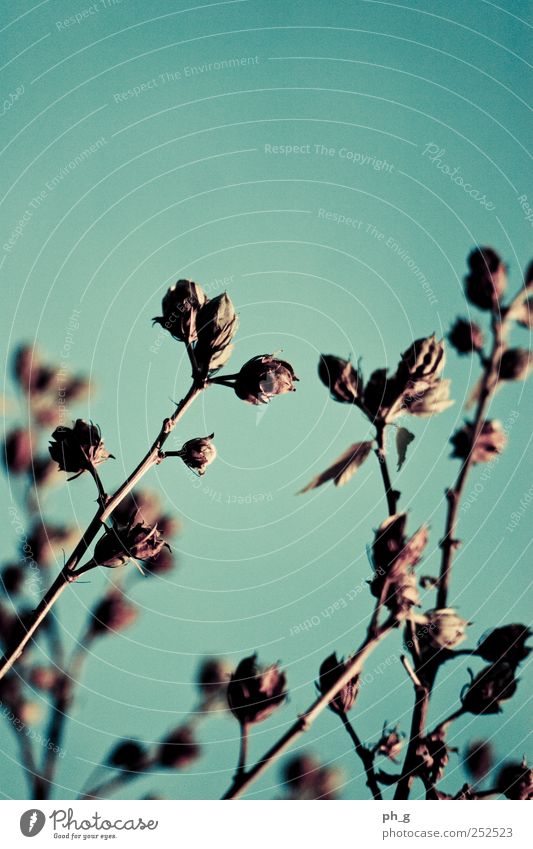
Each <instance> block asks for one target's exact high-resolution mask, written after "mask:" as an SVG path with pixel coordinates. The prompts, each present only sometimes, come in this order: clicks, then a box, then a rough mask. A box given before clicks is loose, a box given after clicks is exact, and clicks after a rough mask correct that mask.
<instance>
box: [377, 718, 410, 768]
mask: <svg viewBox="0 0 533 849" xmlns="http://www.w3.org/2000/svg"><path fill="white" fill-rule="evenodd" d="M403 738H404V735H403V734H400V733H399V732H398V729H397V728H387V725H386V724H385V725H384V726H383V733H382V735H381V739H380V740H379V741H378V743H377V744H376V753H377V754H378V755H383V756H384V757H386V758H389V760H391V761H393V762H394V763H396V762H397V761H396V759H397V757H398V755H399V754H400V752H401V751H402V749H403V744H404V740H403Z"/></svg>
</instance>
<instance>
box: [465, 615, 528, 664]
mask: <svg viewBox="0 0 533 849" xmlns="http://www.w3.org/2000/svg"><path fill="white" fill-rule="evenodd" d="M532 633H533V632H532V631H531V629H530V628H528V626H527V625H520V624H512V625H503V626H502V627H501V628H494V629H493V630H492V631H489V632H488V633H487V634H486V635H484V636H483V637H482V638H481V640H480V641H479V644H478V647H477V651H476V654H478V655H479V656H480V657H482V658H483V660H488V661H489V662H491V663H497V662H498V661H500V660H505V661H506V662H507V663H510V664H511V665H512V666H517V665H518V664H519V663H521V662H522V661H523V660H526V658H527V657H528V655H529V653H530V652H531V649H530V648H529V647H528V646H526V643H527V641H528V640H529V638H530V637H531V635H532Z"/></svg>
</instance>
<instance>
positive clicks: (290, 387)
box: [234, 354, 298, 404]
mask: <svg viewBox="0 0 533 849" xmlns="http://www.w3.org/2000/svg"><path fill="white" fill-rule="evenodd" d="M297 380H298V378H297V377H296V375H295V374H294V370H293V368H292V366H291V365H290V363H287V362H286V361H285V360H278V359H276V357H274V355H273V354H263V355H261V356H257V357H253V358H252V359H251V360H248V362H247V363H245V364H244V365H243V367H242V368H241V370H240V372H239V373H238V375H237V377H236V380H235V385H234V389H235V394H236V395H237V397H238V398H240V399H241V400H242V401H247V402H248V403H249V404H268V402H269V401H270V399H271V398H273V397H274V396H275V395H283V394H284V393H285V392H294V391H295V386H294V381H297Z"/></svg>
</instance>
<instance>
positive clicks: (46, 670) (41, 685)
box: [30, 666, 61, 693]
mask: <svg viewBox="0 0 533 849" xmlns="http://www.w3.org/2000/svg"><path fill="white" fill-rule="evenodd" d="M60 678H61V675H60V672H59V671H58V670H57V669H54V668H53V667H51V666H34V668H33V669H32V670H31V672H30V683H31V684H32V685H33V686H34V687H37V689H38V690H43V692H48V693H51V692H52V691H53V690H54V689H55V688H56V686H57V685H58V683H59V681H60Z"/></svg>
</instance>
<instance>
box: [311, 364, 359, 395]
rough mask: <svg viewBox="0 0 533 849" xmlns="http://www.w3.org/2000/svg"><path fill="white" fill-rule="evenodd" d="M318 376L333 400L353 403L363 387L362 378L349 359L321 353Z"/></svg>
mask: <svg viewBox="0 0 533 849" xmlns="http://www.w3.org/2000/svg"><path fill="white" fill-rule="evenodd" d="M318 376H319V378H320V380H321V381H322V383H323V384H324V386H327V388H328V389H329V391H330V394H331V397H332V398H333V400H334V401H340V402H341V403H343V404H355V403H356V402H357V401H358V399H359V395H360V392H361V391H362V389H363V379H362V377H361V375H360V373H359V372H358V371H357V369H355V368H354V367H353V365H352V364H351V362H350V361H349V360H343V359H342V358H341V357H335V356H333V354H322V356H321V357H320V361H319V364H318Z"/></svg>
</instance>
